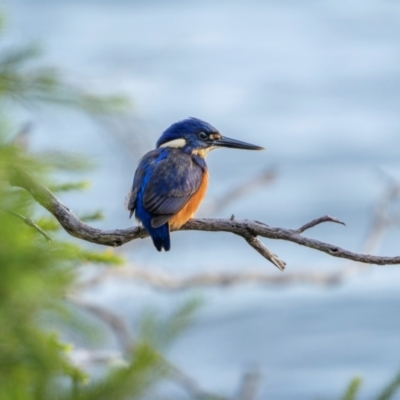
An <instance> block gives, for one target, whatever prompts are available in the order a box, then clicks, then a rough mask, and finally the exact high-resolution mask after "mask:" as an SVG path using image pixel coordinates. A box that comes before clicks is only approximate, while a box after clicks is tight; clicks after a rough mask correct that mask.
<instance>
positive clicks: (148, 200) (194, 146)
mask: <svg viewBox="0 0 400 400" xmlns="http://www.w3.org/2000/svg"><path fill="white" fill-rule="evenodd" d="M220 147H229V148H234V149H247V150H262V149H263V148H262V147H259V146H255V145H253V144H249V143H245V142H241V141H239V140H235V139H230V138H227V137H225V136H222V135H221V134H220V133H219V131H218V130H217V129H215V128H214V127H213V126H212V125H210V124H208V123H207V122H205V121H202V120H200V119H197V118H188V119H184V120H183V121H179V122H176V123H174V124H172V125H171V126H170V127H169V128H168V129H167V130H166V131H165V132H164V133H163V134H162V135H161V137H160V138H159V139H158V141H157V144H156V149H155V150H151V151H149V152H148V153H147V154H145V155H144V156H143V157H142V159H141V160H140V162H139V165H138V167H137V169H136V172H135V176H134V178H133V185H132V190H131V192H130V195H129V200H128V210H129V211H130V216H129V218H130V217H132V214H133V213H134V212H135V217H136V219H137V220H138V221H140V222H141V223H142V224H143V226H144V228H145V229H146V230H147V232H148V233H149V235H150V236H151V238H152V239H153V243H154V246H155V247H156V249H157V250H158V251H161V250H162V249H163V248H164V249H165V250H166V251H168V250H169V249H170V247H171V242H170V237H169V232H170V229H179V228H180V227H181V226H182V225H184V224H185V223H186V222H187V221H188V220H189V219H190V218H192V217H193V216H194V214H195V213H196V211H197V209H198V208H199V206H200V204H201V202H202V201H203V199H204V196H205V194H206V191H207V187H208V169H207V165H206V162H205V157H206V155H207V154H208V153H209V152H210V151H211V150H214V149H218V148H220Z"/></svg>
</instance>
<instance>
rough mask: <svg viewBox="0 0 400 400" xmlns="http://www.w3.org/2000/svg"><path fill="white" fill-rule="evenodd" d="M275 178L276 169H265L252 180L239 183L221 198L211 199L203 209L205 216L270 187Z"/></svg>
mask: <svg viewBox="0 0 400 400" xmlns="http://www.w3.org/2000/svg"><path fill="white" fill-rule="evenodd" d="M276 178H277V172H276V168H273V167H268V168H265V169H264V170H262V171H261V172H259V173H258V174H256V175H255V176H254V178H251V179H248V180H246V181H244V182H241V183H239V184H238V185H237V186H235V187H234V188H233V189H231V190H228V191H227V192H226V193H223V194H222V195H221V196H219V197H217V198H216V199H213V200H212V201H211V202H209V203H208V204H206V205H205V206H204V207H203V211H204V212H205V213H207V214H213V213H216V212H218V211H221V210H222V209H224V208H225V207H227V206H228V205H229V204H231V203H232V202H234V201H237V200H239V199H242V198H243V197H248V196H249V195H250V194H251V193H253V192H254V191H255V190H259V189H261V188H264V187H265V186H268V185H270V184H271V183H272V182H274V181H275V180H276Z"/></svg>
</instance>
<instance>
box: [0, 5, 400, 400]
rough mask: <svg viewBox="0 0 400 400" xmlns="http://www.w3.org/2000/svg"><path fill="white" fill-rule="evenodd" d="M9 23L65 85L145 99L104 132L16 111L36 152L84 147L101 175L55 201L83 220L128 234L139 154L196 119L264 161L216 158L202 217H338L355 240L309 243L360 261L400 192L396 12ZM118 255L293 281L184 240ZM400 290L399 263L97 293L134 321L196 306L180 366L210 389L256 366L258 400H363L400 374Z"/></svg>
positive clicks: (328, 262) (291, 268) (123, 14)
mask: <svg viewBox="0 0 400 400" xmlns="http://www.w3.org/2000/svg"><path fill="white" fill-rule="evenodd" d="M3 11H4V12H5V14H6V16H7V25H8V26H7V32H8V33H7V41H8V43H9V44H10V45H20V44H24V43H25V44H26V43H31V42H37V43H40V44H41V45H42V46H43V48H44V49H45V50H46V52H45V57H44V59H43V62H45V63H48V64H52V65H55V66H57V67H59V68H61V69H62V70H63V71H64V73H65V75H66V77H68V79H71V80H74V81H75V82H77V83H78V84H79V85H81V86H84V87H85V88H87V89H88V90H92V91H96V92H100V93H110V92H113V93H114V92H117V93H123V94H127V95H129V96H130V97H131V98H132V99H133V103H134V109H133V111H132V113H131V114H130V115H129V116H125V117H124V118H123V119H122V120H109V119H104V120H103V119H102V118H101V117H99V118H98V120H97V121H95V123H93V120H90V119H88V118H87V117H84V116H82V115H81V114H79V113H77V112H74V111H67V112H66V111H65V110H63V111H62V112H61V111H60V110H59V109H57V108H56V107H54V108H52V109H51V112H49V111H48V110H46V112H44V111H42V110H41V109H36V108H34V109H28V110H26V109H23V110H22V109H16V108H12V109H10V110H9V112H10V114H13V115H14V114H15V115H16V116H17V117H18V118H19V119H22V120H25V121H27V122H29V123H30V124H31V127H32V128H31V135H30V142H31V146H32V148H33V149H38V150H43V149H47V148H49V149H62V150H74V151H79V152H81V153H84V154H85V155H86V156H87V157H89V158H91V159H92V160H94V161H95V163H96V165H97V168H96V169H95V170H94V171H93V172H90V173H88V174H87V179H89V180H90V181H91V182H92V188H91V189H90V191H88V192H87V193H85V194H80V195H68V194H65V195H63V196H62V197H61V199H62V201H63V202H65V203H66V204H67V205H68V206H69V207H70V208H72V209H73V210H74V211H77V212H78V211H87V210H90V209H91V208H94V209H98V208H102V209H103V210H104V212H105V214H106V216H107V218H106V220H105V221H102V222H99V223H97V226H99V227H103V228H117V227H119V228H122V227H128V226H131V225H132V224H134V223H135V222H134V221H131V220H128V215H127V212H126V210H125V208H124V202H125V196H126V195H127V193H128V191H129V187H130V184H131V181H132V177H133V174H134V171H135V168H136V165H137V161H138V159H139V157H140V155H141V154H143V153H145V152H146V151H148V150H150V149H152V148H153V147H154V144H155V142H156V140H157V138H158V137H159V135H160V134H161V132H162V131H163V130H164V129H166V128H167V127H168V126H169V125H170V124H171V123H173V122H175V121H177V120H180V119H183V118H185V117H187V116H195V117H198V118H201V119H204V120H206V121H208V122H210V123H212V124H213V125H214V126H216V127H217V128H218V129H220V131H221V132H222V134H226V135H227V136H230V137H234V138H237V139H242V140H245V141H249V142H251V143H255V144H258V145H262V146H264V147H265V148H266V151H264V152H258V153H250V152H245V151H242V152H240V151H233V150H221V151H219V152H214V153H212V154H211V155H210V156H209V157H208V164H209V168H210V173H211V183H210V189H209V194H208V200H207V201H206V203H205V205H204V207H203V208H202V210H200V212H199V215H200V216H213V217H221V218H227V217H230V216H231V214H234V215H235V216H236V218H248V219H256V220H259V221H263V222H265V223H267V224H269V225H272V226H282V227H288V228H297V227H299V226H301V225H302V224H304V223H305V222H307V221H309V220H311V219H313V218H315V217H318V216H322V215H325V214H329V215H333V216H335V217H338V218H339V219H341V220H342V221H345V222H346V224H347V227H343V226H341V225H336V224H325V225H323V226H318V227H316V228H314V229H313V230H312V231H309V232H307V233H306V234H307V235H309V236H311V237H315V238H318V239H320V240H323V241H327V242H330V243H334V244H337V245H339V246H341V247H344V248H347V249H350V250H354V251H361V250H362V248H363V244H364V242H365V239H366V236H367V232H368V229H369V228H370V225H371V220H372V217H373V210H374V207H375V205H376V203H377V201H378V200H379V198H380V196H381V194H382V193H383V192H384V191H385V189H386V188H387V185H388V182H389V181H390V180H391V179H399V178H400V157H399V152H400V3H399V2H398V1H395V0H368V1H357V0H355V1H351V2H349V1H345V0H329V1H324V2H315V1H307V0H298V1H291V0H279V1H275V0H271V1H246V2H245V1H215V0H214V1H202V2H193V1H192V2H188V1H168V2H162V1H156V0H148V1H132V0H131V1H129V0H125V1H124V0H117V1H113V2H111V1H109V2H107V1H95V0H88V1H77V0H76V1H68V2H66V1H61V0H52V1H50V0H47V1H46V0H6V1H3ZM272 167H274V168H275V170H276V171H277V178H276V179H275V180H274V181H273V182H272V183H271V184H270V185H268V186H265V187H260V188H258V190H255V191H253V192H252V193H251V194H249V195H248V196H246V197H245V198H242V199H239V200H237V201H233V202H230V203H229V204H227V206H226V207H221V208H220V209H219V210H218V211H214V212H213V211H212V208H213V201H215V200H216V199H218V198H220V196H222V195H223V194H224V193H227V192H228V191H229V190H231V189H232V188H234V187H236V186H237V185H238V183H240V182H245V181H246V180H247V179H250V178H251V177H254V176H255V175H257V174H259V173H260V171H262V170H264V169H266V168H272ZM214 205H215V204H214ZM396 209H397V210H398V205H396V204H393V205H392V206H391V209H390V211H391V212H392V213H393V218H395V215H396ZM399 238H400V232H399V230H398V229H397V230H396V227H395V226H393V227H392V228H391V229H390V230H389V231H388V232H387V234H386V235H385V238H384V241H383V242H382V245H381V246H380V247H379V249H377V252H378V254H381V255H387V256H390V255H398V254H400V246H399ZM266 244H267V245H268V246H269V248H270V249H271V250H273V251H274V252H275V253H277V254H278V255H279V256H280V257H281V258H283V259H284V260H285V261H286V262H287V263H288V265H287V272H285V273H289V272H299V271H318V272H330V271H337V270H339V269H341V268H345V267H346V266H347V265H348V263H347V262H345V261H343V260H340V259H334V258H332V257H329V256H328V255H326V254H319V253H318V252H316V251H313V250H310V249H305V248H300V247H299V246H297V245H294V244H290V243H284V242H275V241H268V242H267V243H266ZM120 251H121V252H122V253H123V254H124V255H125V256H126V257H127V258H128V259H129V261H130V262H131V263H132V264H133V265H135V266H140V267H143V268H146V269H149V270H152V269H154V270H155V271H162V272H163V273H166V274H170V275H171V276H175V275H176V276H184V275H187V276H189V275H191V274H195V273H204V272H210V271H212V272H215V271H231V272H243V273H246V271H247V272H248V271H264V270H268V271H269V272H270V273H271V274H282V273H281V272H279V271H278V270H276V269H275V267H274V266H272V265H270V264H269V263H268V262H267V261H266V260H264V259H262V258H261V257H260V256H259V255H258V254H257V253H256V252H255V251H254V250H253V249H251V248H250V247H249V246H247V245H246V243H245V242H244V241H243V240H242V239H241V238H237V237H234V236H233V235H229V234H214V233H213V234H211V233H201V232H178V233H174V234H173V235H172V251H171V252H170V253H158V252H156V251H155V250H154V248H153V246H152V244H151V242H150V240H148V239H147V240H140V241H139V240H138V241H134V242H132V243H130V244H128V245H126V246H124V247H123V248H122V249H120ZM399 282H400V269H399V267H396V266H389V267H371V268H368V269H365V270H363V271H362V273H360V274H357V275H355V276H354V277H351V278H349V279H347V280H346V281H345V282H343V283H342V284H340V285H337V286H333V287H321V286H318V285H312V284H296V285H282V286H276V285H267V286H260V285H257V284H251V285H238V286H234V287H227V288H221V287H215V288H198V289H194V290H190V291H177V292H170V291H167V290H155V289H154V288H152V287H150V286H147V285H145V284H143V283H135V282H121V281H110V282H107V283H106V284H104V285H102V286H101V287H98V288H96V290H93V291H92V292H90V293H88V294H87V296H88V298H89V299H90V300H91V301H94V302H97V303H98V304H102V305H106V306H107V307H110V308H114V309H116V310H118V312H119V313H121V314H122V315H124V316H125V317H126V318H127V319H128V320H132V321H133V320H134V319H135V317H136V316H137V314H138V313H139V312H140V311H141V310H143V308H145V307H157V308H159V309H162V310H163V309H170V308H173V307H174V306H175V305H176V304H177V302H179V301H181V300H182V299H184V298H186V297H190V296H192V295H193V293H195V294H196V295H197V294H201V296H203V298H204V299H205V300H206V303H205V306H204V307H203V309H202V311H201V312H200V315H199V316H198V319H197V323H196V325H195V326H193V327H192V329H191V330H189V331H188V332H187V333H186V334H185V335H184V336H183V337H182V338H181V339H180V340H179V341H178V342H177V343H176V344H175V346H174V347H173V348H172V349H171V350H170V352H169V356H170V359H171V360H173V361H174V362H175V363H176V364H177V365H179V367H180V368H182V369H183V370H184V371H186V372H187V373H188V374H190V375H191V376H192V377H195V378H196V380H197V382H198V383H199V384H200V385H201V386H202V387H205V388H207V389H209V390H212V391H214V392H219V393H222V394H232V393H234V390H235V388H237V385H238V382H239V381H240V379H241V376H242V375H243V373H244V372H245V371H247V370H249V369H256V370H258V371H259V372H260V373H261V375H262V384H261V391H260V393H259V398H260V399H297V400H301V399H315V398H324V399H334V398H337V397H338V396H339V395H340V394H341V393H342V392H343V389H344V387H345V386H346V384H347V383H348V381H349V380H350V378H351V377H353V376H354V375H361V376H363V378H364V379H365V384H364V388H363V391H362V395H363V396H364V397H362V398H365V399H367V398H369V396H371V395H372V394H374V393H375V392H376V391H377V390H378V388H380V387H381V386H382V385H383V384H384V383H385V382H387V381H388V379H390V377H391V376H392V375H393V374H394V373H395V372H396V371H397V369H398V368H399V367H400V337H399V331H400V317H399V309H400V296H399V289H398V287H399ZM169 390H171V396H172V398H173V396H174V392H173V390H175V389H173V388H171V389H169ZM177 395H178V394H177ZM399 398H400V397H399Z"/></svg>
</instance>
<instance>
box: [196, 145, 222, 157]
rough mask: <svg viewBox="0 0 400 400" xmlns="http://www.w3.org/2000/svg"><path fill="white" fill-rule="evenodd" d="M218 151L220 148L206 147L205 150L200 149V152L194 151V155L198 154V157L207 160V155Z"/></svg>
mask: <svg viewBox="0 0 400 400" xmlns="http://www.w3.org/2000/svg"><path fill="white" fill-rule="evenodd" d="M215 149H218V146H210V147H206V148H205V149H198V150H193V152H192V154H196V155H197V156H200V157H203V158H206V155H207V154H208V153H209V152H210V151H211V150H215Z"/></svg>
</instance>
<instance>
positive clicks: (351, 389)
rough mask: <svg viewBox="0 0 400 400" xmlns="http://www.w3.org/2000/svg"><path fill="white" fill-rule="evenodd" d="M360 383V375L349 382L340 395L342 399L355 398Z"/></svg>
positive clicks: (353, 399)
mask: <svg viewBox="0 0 400 400" xmlns="http://www.w3.org/2000/svg"><path fill="white" fill-rule="evenodd" d="M361 384H362V379H361V378H360V377H355V378H353V379H352V380H351V382H350V383H349V386H348V388H347V389H346V393H345V394H344V396H343V397H342V400H356V396H357V394H358V392H359V391H360V388H361Z"/></svg>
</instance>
